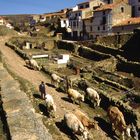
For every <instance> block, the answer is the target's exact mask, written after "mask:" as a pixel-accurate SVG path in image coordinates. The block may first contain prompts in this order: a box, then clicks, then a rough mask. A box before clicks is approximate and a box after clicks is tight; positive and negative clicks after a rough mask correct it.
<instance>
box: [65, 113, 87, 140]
mask: <svg viewBox="0 0 140 140" xmlns="http://www.w3.org/2000/svg"><path fill="white" fill-rule="evenodd" d="M64 122H65V124H66V125H67V126H68V128H70V129H71V130H72V132H73V133H74V134H79V135H82V137H83V140H87V139H88V135H89V132H88V131H87V129H85V128H84V126H83V124H82V123H81V122H80V121H79V119H78V118H77V117H76V116H75V115H74V114H73V113H65V115H64Z"/></svg>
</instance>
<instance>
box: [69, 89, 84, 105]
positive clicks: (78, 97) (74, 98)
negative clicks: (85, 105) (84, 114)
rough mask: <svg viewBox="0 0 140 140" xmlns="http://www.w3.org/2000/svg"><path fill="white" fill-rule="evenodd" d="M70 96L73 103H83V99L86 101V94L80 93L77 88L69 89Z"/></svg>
mask: <svg viewBox="0 0 140 140" xmlns="http://www.w3.org/2000/svg"><path fill="white" fill-rule="evenodd" d="M68 96H69V98H71V100H72V101H73V103H75V101H79V104H80V103H81V101H83V102H84V95H82V94H80V93H79V92H78V91H77V90H75V89H72V88H69V89H68Z"/></svg>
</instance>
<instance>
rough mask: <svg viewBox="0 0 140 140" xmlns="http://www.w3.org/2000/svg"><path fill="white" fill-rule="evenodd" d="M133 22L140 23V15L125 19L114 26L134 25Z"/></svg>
mask: <svg viewBox="0 0 140 140" xmlns="http://www.w3.org/2000/svg"><path fill="white" fill-rule="evenodd" d="M133 24H140V17H135V18H129V19H127V20H124V21H122V22H120V23H118V24H116V25H114V26H113V27H118V26H127V25H133Z"/></svg>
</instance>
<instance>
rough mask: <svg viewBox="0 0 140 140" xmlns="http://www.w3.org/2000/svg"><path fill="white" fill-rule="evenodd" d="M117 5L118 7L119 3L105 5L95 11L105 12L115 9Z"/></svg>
mask: <svg viewBox="0 0 140 140" xmlns="http://www.w3.org/2000/svg"><path fill="white" fill-rule="evenodd" d="M116 5H118V3H117V4H116V3H113V4H105V5H102V6H100V7H99V8H97V9H96V10H94V11H95V12H96V11H105V10H109V9H113V8H114V7H115V6H116Z"/></svg>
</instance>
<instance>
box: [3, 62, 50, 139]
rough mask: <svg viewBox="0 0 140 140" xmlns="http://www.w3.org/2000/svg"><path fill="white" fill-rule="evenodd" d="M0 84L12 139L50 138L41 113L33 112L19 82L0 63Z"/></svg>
mask: <svg viewBox="0 0 140 140" xmlns="http://www.w3.org/2000/svg"><path fill="white" fill-rule="evenodd" d="M0 79H1V82H0V85H1V96H2V101H3V109H4V111H5V113H6V117H7V123H8V126H9V130H10V135H11V139H12V140H25V139H26V140H52V136H51V135H50V134H49V133H48V130H47V129H46V127H45V126H44V125H43V122H42V117H41V115H39V114H37V113H35V110H34V108H33V105H32V104H31V102H30V101H29V98H28V97H27V95H26V93H25V92H23V91H21V90H20V85H19V83H18V82H17V81H16V80H14V79H13V78H12V77H11V75H10V74H9V73H8V72H7V71H6V69H4V67H3V65H2V64H1V63H0Z"/></svg>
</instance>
